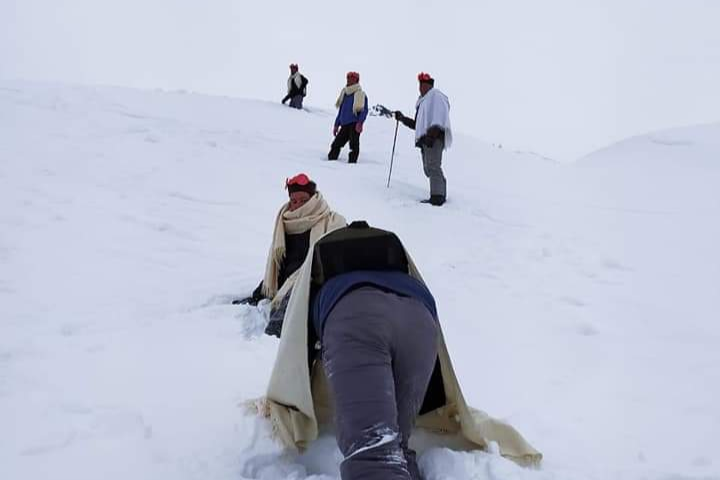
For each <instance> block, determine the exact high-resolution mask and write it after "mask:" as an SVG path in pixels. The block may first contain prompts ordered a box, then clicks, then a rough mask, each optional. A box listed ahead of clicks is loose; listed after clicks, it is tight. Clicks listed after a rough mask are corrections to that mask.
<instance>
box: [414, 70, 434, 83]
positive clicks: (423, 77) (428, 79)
mask: <svg viewBox="0 0 720 480" xmlns="http://www.w3.org/2000/svg"><path fill="white" fill-rule="evenodd" d="M418 82H423V83H434V82H435V79H434V78H432V76H430V74H429V73H425V72H420V73H418Z"/></svg>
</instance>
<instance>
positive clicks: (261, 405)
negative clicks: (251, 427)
mask: <svg viewBox="0 0 720 480" xmlns="http://www.w3.org/2000/svg"><path fill="white" fill-rule="evenodd" d="M251 405H252V406H253V407H254V408H255V409H257V411H258V412H259V413H260V414H262V415H264V416H265V417H268V418H269V419H270V420H271V422H272V426H273V432H274V434H275V435H276V436H277V437H278V438H279V439H280V440H282V441H283V442H284V443H285V445H286V446H288V447H297V448H300V449H302V448H305V447H307V446H308V444H309V443H310V442H312V441H313V440H315V439H316V438H317V436H318V431H319V426H320V425H324V424H326V423H334V425H335V433H336V437H337V440H338V446H339V448H340V451H341V452H342V454H343V457H344V460H343V461H342V463H341V465H340V473H341V477H342V479H343V480H357V479H363V480H410V479H412V480H420V472H419V470H418V466H417V464H416V461H415V453H414V452H413V451H412V450H411V449H410V447H409V444H408V441H409V439H410V436H411V433H412V430H413V428H414V427H421V428H426V429H429V430H431V431H433V432H436V433H444V434H448V435H457V436H461V437H464V439H465V440H467V441H468V442H469V443H470V444H471V445H474V446H475V447H476V448H478V449H485V448H487V447H488V445H489V444H490V442H495V443H497V446H498V448H499V452H500V454H502V455H504V456H506V457H509V458H511V459H513V460H515V461H517V462H519V463H521V464H525V465H537V464H538V463H539V462H540V460H541V458H542V456H541V454H540V453H539V452H538V451H537V450H535V449H534V448H533V447H532V446H531V445H530V444H529V443H527V442H526V441H525V439H524V438H523V437H522V436H521V435H520V434H519V433H518V432H517V431H516V430H515V429H514V428H513V427H511V426H510V425H508V424H507V423H504V422H502V421H499V420H496V419H494V418H492V417H490V416H488V415H487V414H486V413H484V412H481V411H479V410H475V409H473V408H471V407H469V406H468V405H467V404H466V403H465V399H464V397H463V394H462V391H461V390H460V384H459V383H458V379H457V378H456V376H455V372H454V370H453V366H452V363H451V361H450V355H449V353H448V350H447V347H446V345H445V341H444V338H443V334H442V328H441V323H440V321H439V317H438V312H437V307H436V304H435V300H434V298H433V296H432V294H431V293H430V291H429V289H428V288H427V286H426V285H425V283H424V282H423V279H422V277H421V276H420V273H419V272H418V270H417V268H416V267H415V265H414V263H413V261H412V259H411V258H410V256H409V254H408V253H407V251H406V250H405V248H404V247H403V245H402V243H401V242H400V240H399V239H398V237H397V236H396V235H395V234H394V233H392V232H388V231H385V230H380V229H376V228H371V227H369V226H368V225H367V223H365V222H353V223H352V224H350V225H349V226H348V227H346V228H341V229H338V230H335V231H333V232H331V233H329V234H327V235H325V236H324V237H322V238H321V239H320V240H318V242H316V244H315V246H314V247H313V249H312V250H311V252H310V253H309V254H308V256H307V258H306V259H305V263H304V264H303V266H302V267H301V269H300V271H299V276H298V278H297V281H296V283H295V287H294V288H293V292H292V295H291V297H290V302H289V304H288V307H287V310H286V313H285V321H284V324H283V327H282V336H281V339H280V346H279V349H278V354H277V357H276V359H275V365H274V368H273V371H272V375H271V377H270V385H269V386H268V390H267V395H266V397H263V398H262V399H260V400H256V401H254V402H251Z"/></svg>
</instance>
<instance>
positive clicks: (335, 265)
mask: <svg viewBox="0 0 720 480" xmlns="http://www.w3.org/2000/svg"><path fill="white" fill-rule="evenodd" d="M355 270H379V271H399V272H404V273H409V267H408V259H407V255H406V254H405V249H404V248H403V245H402V243H401V242H400V239H399V238H398V237H397V235H395V234H394V233H393V232H389V231H387V230H382V229H379V228H373V227H371V226H369V225H368V224H367V222H365V221H355V222H352V223H351V224H350V225H348V226H347V227H345V228H340V229H338V230H335V231H333V232H332V233H329V234H327V235H325V236H324V237H323V238H322V239H320V241H318V242H317V243H316V244H315V247H314V253H313V264H312V284H313V286H314V287H320V286H322V285H323V284H324V283H325V282H327V281H328V280H330V279H331V278H333V277H335V276H337V275H340V274H343V273H348V272H352V271H355Z"/></svg>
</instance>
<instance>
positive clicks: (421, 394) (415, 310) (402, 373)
mask: <svg viewBox="0 0 720 480" xmlns="http://www.w3.org/2000/svg"><path fill="white" fill-rule="evenodd" d="M399 298H400V301H401V302H402V306H401V307H398V308H396V309H395V311H396V312H397V313H396V315H395V316H394V317H393V318H392V322H393V326H394V332H393V342H392V351H393V357H392V361H393V375H394V377H395V398H396V399H397V410H398V425H399V427H400V437H401V440H400V447H401V448H402V450H403V453H404V455H405V460H406V461H407V463H408V471H409V472H410V476H411V477H412V479H413V480H420V472H419V470H418V466H417V462H416V461H415V452H414V451H413V450H411V449H410V447H409V446H408V441H409V439H410V434H411V433H412V429H413V427H414V426H415V418H417V415H418V413H419V412H420V408H421V407H422V404H423V400H424V399H425V393H426V392H427V388H428V384H429V383H430V377H431V376H432V372H433V369H434V367H435V362H436V360H437V339H438V325H437V321H436V320H435V319H434V318H433V316H432V314H431V313H430V311H429V310H428V309H427V307H425V305H423V304H422V303H421V302H420V301H418V300H415V299H411V298H407V297H399Z"/></svg>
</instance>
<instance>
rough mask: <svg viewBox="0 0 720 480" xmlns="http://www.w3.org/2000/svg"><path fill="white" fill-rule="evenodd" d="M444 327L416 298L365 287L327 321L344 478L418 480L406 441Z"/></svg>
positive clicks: (326, 358) (326, 361)
mask: <svg viewBox="0 0 720 480" xmlns="http://www.w3.org/2000/svg"><path fill="white" fill-rule="evenodd" d="M437 337H438V326H437V322H436V321H435V319H434V318H433V317H432V315H431V314H430V312H429V311H428V309H427V308H426V307H425V306H424V305H423V304H422V303H421V302H419V301H418V300H415V299H412V298H408V297H401V296H399V295H395V294H393V293H387V292H384V291H382V290H378V289H376V288H374V287H361V288H359V289H357V290H353V291H352V292H350V293H348V294H346V295H345V296H344V297H343V298H341V299H340V301H339V302H338V303H337V305H335V308H333V310H332V312H331V313H330V315H329V316H328V318H327V320H326V322H325V327H324V332H323V342H322V343H323V366H324V369H325V372H326V374H327V377H328V382H329V385H330V391H331V393H332V396H333V399H334V403H335V425H336V428H337V432H336V434H337V440H338V446H339V447H340V451H341V452H342V453H343V456H344V457H345V460H343V462H342V464H341V466H340V475H341V477H342V479H343V480H358V479H362V480H398V479H403V480H408V479H412V480H419V479H420V473H419V471H418V467H417V463H416V461H415V452H414V451H412V450H410V448H409V447H408V439H409V438H410V433H411V431H412V428H413V426H414V424H415V417H416V416H417V414H418V412H419V411H420V407H421V406H422V402H423V399H424V397H425V392H426V390H427V387H428V383H429V382H430V376H431V374H432V371H433V367H434V366H435V360H436V358H437Z"/></svg>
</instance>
